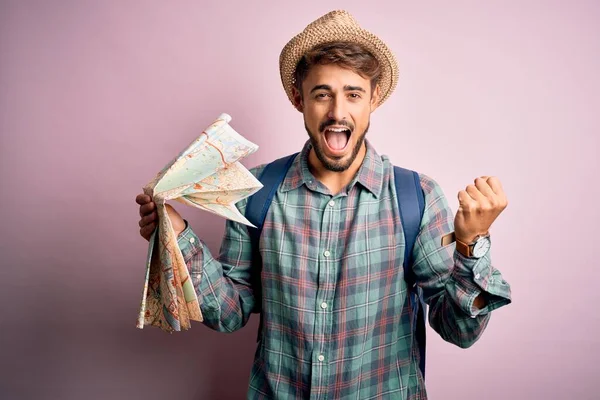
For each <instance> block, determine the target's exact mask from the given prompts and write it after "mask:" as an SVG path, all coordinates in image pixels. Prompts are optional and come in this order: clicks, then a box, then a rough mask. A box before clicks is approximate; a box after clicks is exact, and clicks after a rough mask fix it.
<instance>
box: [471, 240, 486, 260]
mask: <svg viewBox="0 0 600 400" xmlns="http://www.w3.org/2000/svg"><path fill="white" fill-rule="evenodd" d="M489 249H490V238H489V237H481V238H479V239H477V242H475V246H473V257H476V258H481V257H483V256H485V254H486V253H487V252H488V250H489Z"/></svg>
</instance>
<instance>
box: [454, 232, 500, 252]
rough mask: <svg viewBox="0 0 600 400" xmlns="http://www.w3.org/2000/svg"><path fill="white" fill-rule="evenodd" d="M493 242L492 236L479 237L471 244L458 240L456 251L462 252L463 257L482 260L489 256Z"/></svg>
mask: <svg viewBox="0 0 600 400" xmlns="http://www.w3.org/2000/svg"><path fill="white" fill-rule="evenodd" d="M490 246H491V241H490V235H489V234H485V235H478V236H477V237H475V240H473V241H472V242H471V243H469V244H466V243H464V242H461V241H460V240H458V239H456V250H458V251H460V252H461V253H462V254H463V255H465V256H467V257H473V258H481V257H483V256H485V255H486V254H487V252H488V251H489V250H490Z"/></svg>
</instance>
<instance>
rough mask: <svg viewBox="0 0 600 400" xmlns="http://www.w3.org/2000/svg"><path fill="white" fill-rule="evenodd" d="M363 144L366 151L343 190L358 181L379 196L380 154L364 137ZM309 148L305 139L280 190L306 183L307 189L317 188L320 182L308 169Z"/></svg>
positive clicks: (309, 144) (381, 181)
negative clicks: (355, 172)
mask: <svg viewBox="0 0 600 400" xmlns="http://www.w3.org/2000/svg"><path fill="white" fill-rule="evenodd" d="M365 144H366V146H367V153H366V155H365V158H364V160H363V163H362V164H361V166H360V168H359V170H358V173H357V174H356V176H355V177H354V179H352V181H351V182H350V184H349V185H348V186H347V188H346V189H344V191H345V190H350V189H351V188H352V187H353V186H354V185H355V184H356V183H357V182H358V183H360V184H361V185H362V186H364V187H365V188H366V189H367V190H368V191H370V192H371V193H373V195H374V196H375V197H379V195H380V194H381V187H382V185H383V162H382V161H381V156H379V154H377V152H376V151H375V149H374V148H373V146H372V145H371V144H370V143H369V141H368V140H366V139H365ZM311 149H312V144H311V143H310V140H307V141H306V143H305V144H304V147H303V148H302V151H301V152H300V153H299V154H298V156H297V157H296V159H295V160H294V162H293V163H292V165H291V167H290V169H289V171H288V172H287V174H286V176H285V179H284V180H283V182H282V184H281V188H280V191H281V192H289V191H291V190H295V189H298V188H299V187H300V186H302V185H306V187H307V188H308V189H310V190H313V191H317V190H319V186H320V182H318V181H317V179H316V178H315V177H314V176H313V174H312V173H311V172H310V170H309V169H308V154H309V153H310V150H311Z"/></svg>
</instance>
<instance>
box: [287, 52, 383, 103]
mask: <svg viewBox="0 0 600 400" xmlns="http://www.w3.org/2000/svg"><path fill="white" fill-rule="evenodd" d="M326 64H336V65H338V66H340V67H342V68H347V69H350V70H352V71H354V72H356V73H357V74H359V75H360V76H362V77H363V78H367V79H370V80H371V94H372V93H373V91H374V90H375V87H376V86H377V84H378V83H379V79H380V78H381V67H380V65H379V61H377V59H376V58H375V57H374V56H373V54H371V53H370V52H369V51H368V50H367V49H366V48H364V47H363V46H361V45H360V44H358V43H353V42H331V43H324V44H320V45H318V46H315V47H313V48H312V49H311V50H309V51H308V52H307V53H306V54H305V55H304V56H303V57H302V58H301V59H300V61H299V62H298V65H296V71H295V72H294V86H295V87H296V89H298V92H299V93H300V95H302V83H303V82H304V80H305V79H306V76H307V75H308V72H309V71H310V69H311V68H312V67H313V66H315V65H326Z"/></svg>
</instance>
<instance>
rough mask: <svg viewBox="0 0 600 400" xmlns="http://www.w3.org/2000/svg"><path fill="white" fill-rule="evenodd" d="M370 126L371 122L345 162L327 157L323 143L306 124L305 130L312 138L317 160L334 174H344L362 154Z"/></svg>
mask: <svg viewBox="0 0 600 400" xmlns="http://www.w3.org/2000/svg"><path fill="white" fill-rule="evenodd" d="M370 125H371V121H369V122H368V123H367V127H366V128H365V131H364V132H363V133H362V134H361V135H360V136H359V137H358V140H357V141H356V144H355V145H354V148H353V149H352V153H351V154H350V157H349V158H348V159H345V160H344V159H338V160H335V159H331V158H328V157H327V156H326V155H325V152H324V151H323V148H322V147H321V143H320V141H319V140H318V136H315V135H314V134H313V133H312V132H311V131H310V129H308V126H307V125H306V122H304V128H305V129H306V132H308V137H309V138H310V143H311V144H312V146H313V149H314V151H315V154H316V155H317V158H318V159H319V161H321V164H323V166H324V167H325V168H326V169H327V170H329V171H333V172H344V171H346V170H347V169H348V168H350V166H351V165H352V163H353V162H354V160H356V156H357V155H358V153H359V152H360V149H361V147H362V145H363V143H364V141H365V136H366V135H367V132H368V131H369V126H370ZM354 134H355V132H352V135H354Z"/></svg>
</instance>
